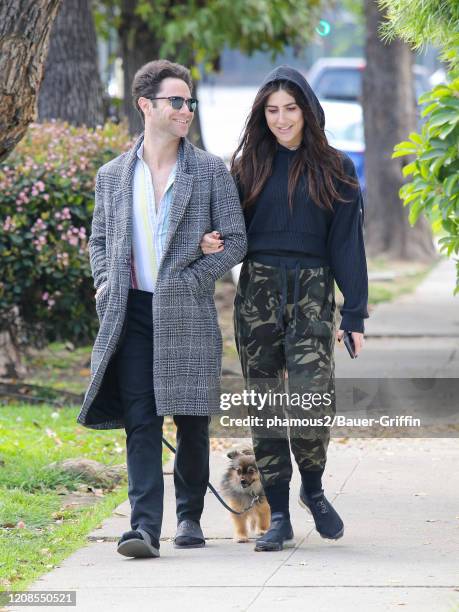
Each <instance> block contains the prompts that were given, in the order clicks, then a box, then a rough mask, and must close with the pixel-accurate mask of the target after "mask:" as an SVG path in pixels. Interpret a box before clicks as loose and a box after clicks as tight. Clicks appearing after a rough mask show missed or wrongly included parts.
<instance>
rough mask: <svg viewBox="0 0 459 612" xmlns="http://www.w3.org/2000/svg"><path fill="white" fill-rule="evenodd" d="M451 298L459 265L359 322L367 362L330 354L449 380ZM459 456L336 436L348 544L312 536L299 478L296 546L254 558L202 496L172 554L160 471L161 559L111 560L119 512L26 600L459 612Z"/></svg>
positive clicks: (80, 606) (423, 445)
mask: <svg viewBox="0 0 459 612" xmlns="http://www.w3.org/2000/svg"><path fill="white" fill-rule="evenodd" d="M453 287H454V267H453V266H452V265H451V263H450V262H442V263H441V264H440V265H439V266H438V267H437V268H436V269H435V270H434V271H433V272H432V273H431V275H430V276H429V277H428V278H427V279H426V281H424V283H423V284H422V285H421V286H420V287H419V288H418V290H417V291H416V292H415V294H413V295H412V296H407V297H404V298H402V299H400V300H398V301H396V302H393V303H392V304H387V305H381V306H380V307H378V308H377V309H376V311H375V312H374V314H373V316H372V318H371V319H370V320H369V321H368V323H367V332H368V340H367V343H366V346H365V353H364V355H362V357H361V358H359V359H358V360H356V361H352V360H350V359H349V357H348V356H347V353H345V351H344V349H340V350H337V352H336V353H337V376H344V377H352V376H367V377H385V376H387V377H390V376H393V377H397V376H398V377H400V376H414V377H422V376H439V375H440V376H445V377H457V375H458V373H459V367H458V366H459V361H458V344H459V308H458V304H459V299H456V300H454V299H453V298H451V292H452V289H453ZM409 326H411V327H409ZM408 327H409V329H408ZM426 330H428V331H429V333H428V334H427V333H426ZM408 331H409V333H408ZM404 332H406V333H404ZM436 332H438V333H436ZM426 335H427V336H430V337H428V338H426ZM458 459H459V449H458V443H457V440H456V439H454V438H434V439H407V438H405V439H393V438H392V439H336V438H332V440H331V443H330V448H329V455H328V463H327V470H326V473H325V475H324V488H325V490H326V493H327V496H328V497H329V499H330V500H333V502H334V504H335V505H336V508H337V509H338V511H339V512H340V514H341V515H342V517H343V520H344V523H345V533H344V537H343V538H342V539H341V540H339V541H337V542H330V541H327V540H322V539H321V538H320V536H319V535H318V534H317V533H316V531H315V529H314V525H313V522H312V520H311V518H310V517H309V515H308V514H307V513H306V512H305V511H304V510H302V509H301V508H300V507H299V506H298V503H297V494H298V489H299V478H298V474H297V471H296V470H295V476H294V479H293V481H292V486H291V514H292V523H293V527H294V531H295V536H296V539H295V547H294V548H289V549H286V550H284V551H282V552H280V553H255V552H254V551H253V540H252V541H251V542H250V543H248V544H236V543H234V542H233V541H232V526H231V521H230V517H229V514H228V512H227V511H225V510H224V509H223V508H222V507H221V506H220V504H219V503H218V501H217V500H216V498H215V497H214V496H213V495H212V493H210V492H208V493H207V496H206V505H205V511H204V515H203V519H202V525H203V529H204V532H205V535H206V538H207V546H206V548H204V549H195V550H189V551H177V550H175V549H174V548H173V547H172V544H171V541H170V538H171V537H172V536H173V535H174V532H175V508H174V491H173V478H172V475H171V470H172V466H171V465H168V466H166V467H165V473H166V476H165V486H166V492H165V517H164V524H163V537H162V542H161V558H160V559H147V560H132V559H125V558H123V557H121V556H119V555H118V554H117V553H116V541H117V540H118V538H119V536H120V535H121V533H122V532H123V531H126V530H127V529H129V504H128V502H125V503H124V504H122V505H121V506H120V507H119V508H118V509H117V511H116V512H115V513H114V515H113V516H112V517H111V518H110V519H108V520H107V521H105V523H104V524H103V526H102V528H101V529H97V530H95V531H94V532H93V533H92V534H91V536H90V541H89V542H88V545H87V546H85V547H84V548H82V549H80V550H79V551H77V552H76V553H75V554H73V555H72V556H71V557H69V558H68V559H67V560H65V561H64V562H63V563H62V565H61V566H60V567H59V568H56V569H55V570H53V571H52V572H50V573H49V574H47V575H45V576H43V578H41V579H40V580H38V581H37V582H36V583H35V584H34V585H33V586H32V589H34V590H76V591H77V607H76V609H77V610H81V611H84V612H93V611H94V612H96V611H97V612H100V610H101V609H102V608H107V609H110V610H112V611H114V612H115V611H116V612H117V611H123V612H130V611H134V610H135V612H143V611H144V610H145V611H147V610H157V609H164V610H179V609H180V610H182V609H184V608H186V609H189V610H195V609H196V610H198V609H199V610H212V611H213V610H218V611H220V610H222V611H226V610H250V611H260V612H261V611H266V610H276V612H281V611H284V610H285V611H287V610H288V611H292V610H295V611H296V610H298V611H299V610H308V609H311V610H317V611H320V612H322V611H323V612H335V611H337V610H338V611H340V612H342V611H344V612H346V611H352V612H360V611H362V612H368V611H370V610H371V611H372V612H373V611H375V612H378V611H380V610H381V611H382V610H399V609H404V610H412V611H413V612H424V611H425V612H433V611H434V612H437V611H438V612H453V611H455V612H458V611H459V571H458V570H459V555H458V551H459V500H458V491H459V472H458V469H457V462H458ZM225 465H226V458H225V455H224V453H223V452H219V453H212V457H211V480H212V482H213V484H215V485H217V486H218V484H219V481H220V478H221V474H222V473H223V471H224V469H225ZM9 609H10V610H14V609H17V610H18V611H19V610H20V608H14V607H10V608H9ZM44 609H48V608H46V607H45V608H44V607H37V608H36V610H37V611H39V610H40V611H41V610H44ZM50 609H51V608H50ZM28 610H31V611H33V610H35V607H29V608H28Z"/></svg>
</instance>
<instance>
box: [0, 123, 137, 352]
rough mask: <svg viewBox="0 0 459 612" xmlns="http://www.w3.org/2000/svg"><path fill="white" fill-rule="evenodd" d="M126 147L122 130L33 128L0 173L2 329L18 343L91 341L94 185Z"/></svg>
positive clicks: (52, 125)
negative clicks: (102, 170)
mask: <svg viewBox="0 0 459 612" xmlns="http://www.w3.org/2000/svg"><path fill="white" fill-rule="evenodd" d="M129 146H130V142H129V138H128V136H127V131H126V129H125V127H123V126H115V125H113V124H110V123H109V124H107V125H106V126H105V127H104V128H97V129H95V130H91V129H87V128H84V127H81V128H75V127H70V126H69V125H67V124H65V123H55V122H53V123H48V124H41V125H32V126H31V127H30V129H29V131H28V133H27V135H26V137H25V138H24V139H23V140H22V142H21V143H20V144H19V145H18V146H17V147H16V149H15V150H14V152H13V153H12V154H11V156H10V157H9V159H8V164H4V165H3V166H0V206H1V210H2V222H1V224H0V262H1V269H2V274H1V277H0V325H1V327H2V328H3V329H5V328H7V329H10V331H11V333H12V336H13V338H15V339H16V341H17V343H18V344H22V343H24V344H26V343H30V342H32V343H35V344H37V345H41V344H42V343H43V342H45V341H52V340H56V339H63V340H72V341H73V342H75V343H77V344H81V343H84V342H88V341H90V340H91V339H92V338H93V337H94V333H95V331H96V330H97V317H96V316H95V308H94V298H93V295H94V290H93V282H92V278H91V271H90V267H89V257H88V252H87V238H88V236H89V233H90V226H91V217H92V212H93V209H94V194H93V190H94V179H95V175H96V172H97V169H98V168H99V167H100V166H101V165H102V164H104V163H105V162H107V161H109V160H110V159H112V158H113V157H115V156H116V155H118V154H119V153H121V152H122V151H124V150H126V148H127V147H129ZM18 321H19V322H20V323H21V327H20V328H18V327H17V322H18Z"/></svg>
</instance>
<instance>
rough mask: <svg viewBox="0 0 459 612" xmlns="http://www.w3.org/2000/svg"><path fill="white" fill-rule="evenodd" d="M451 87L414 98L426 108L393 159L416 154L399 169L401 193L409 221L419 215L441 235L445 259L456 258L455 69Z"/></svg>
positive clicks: (458, 105)
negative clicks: (405, 178) (406, 180)
mask: <svg viewBox="0 0 459 612" xmlns="http://www.w3.org/2000/svg"><path fill="white" fill-rule="evenodd" d="M449 77H450V82H449V83H447V84H444V85H438V86H437V87H434V88H433V89H432V91H429V92H427V93H425V94H424V95H423V96H421V98H420V99H419V102H420V103H422V104H424V103H425V104H427V105H428V106H427V107H426V108H425V110H424V111H423V115H424V116H425V117H427V119H426V122H425V124H424V125H423V128H422V132H421V134H417V133H416V132H414V133H412V134H410V140H409V141H406V142H401V143H400V144H398V145H396V147H395V149H394V150H395V153H394V154H393V156H392V157H405V156H407V155H411V154H415V155H416V159H415V160H414V161H413V162H411V163H410V164H408V165H406V166H405V167H404V168H403V174H404V176H408V175H412V181H411V182H410V183H406V184H405V185H403V187H402V188H401V190H400V197H401V198H402V199H403V201H404V204H405V205H409V206H410V222H411V223H415V222H416V220H417V218H418V217H419V215H420V214H421V213H423V214H424V215H425V216H426V217H427V218H428V219H429V220H430V222H431V223H432V226H433V229H434V230H437V231H438V230H443V233H444V234H445V236H444V237H443V238H441V239H440V245H441V249H442V251H444V252H445V253H446V254H447V255H448V257H451V256H457V255H458V254H459V215H458V213H459V70H457V69H456V70H455V71H451V72H450V73H449ZM456 268H457V279H456V290H455V293H457V292H458V291H459V261H458V260H456Z"/></svg>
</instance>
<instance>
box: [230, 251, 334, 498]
mask: <svg viewBox="0 0 459 612" xmlns="http://www.w3.org/2000/svg"><path fill="white" fill-rule="evenodd" d="M335 307H336V306H335V298H334V278H333V274H332V272H331V270H330V268H329V267H328V266H323V267H319V268H300V267H299V265H297V266H296V268H294V269H289V268H286V267H285V266H282V267H274V266H267V265H264V264H261V263H258V262H254V261H251V260H248V261H245V262H244V263H243V266H242V269H241V275H240V278H239V284H238V288H237V293H236V298H235V302H234V327H235V338H236V346H237V350H238V353H239V359H240V362H241V366H242V373H243V376H244V380H245V384H246V387H247V389H248V390H255V391H256V392H258V393H264V394H267V397H268V401H267V402H266V404H265V405H264V406H263V408H262V410H260V409H259V406H253V405H251V406H250V407H249V413H250V414H251V415H257V416H260V415H261V416H263V417H264V425H262V426H260V427H252V432H251V433H252V439H253V446H254V451H255V457H256V460H257V465H258V468H259V471H260V475H261V479H262V482H263V484H264V486H271V485H273V484H277V483H278V482H280V481H285V480H288V481H289V480H290V479H291V476H292V464H291V460H290V447H289V442H290V445H291V449H292V452H293V455H294V457H295V460H296V462H297V464H298V467H299V468H300V469H301V470H306V471H314V470H322V469H323V468H324V467H325V463H326V456H327V448H328V443H329V439H330V427H329V426H328V425H329V421H327V418H328V419H331V418H332V417H333V415H334V414H335V410H336V409H335V394H334V393H335V390H334V354H333V353H334V344H335V324H334V313H335ZM285 393H288V397H289V398H290V399H289V401H286V399H285V398H286V397H287V396H286V395H284V394H285ZM275 394H282V395H281V396H280V395H275ZM313 394H316V395H315V401H314V402H313V404H314V405H311V401H310V400H311V397H312V395H313ZM317 394H318V395H317ZM327 394H329V395H328V397H331V403H330V404H329V405H328V406H326V405H324V404H326V403H327V401H323V402H322V403H320V399H319V398H320V397H321V396H322V397H324V396H327ZM300 398H301V399H300ZM294 404H295V405H294ZM317 404H318V405H317ZM275 416H277V417H278V419H277V421H278V422H279V419H282V423H281V424H280V425H278V426H276V427H274V428H269V429H267V427H266V423H267V418H272V417H275ZM324 417H326V418H325V422H326V423H327V424H326V425H323V424H322V423H324V421H323V420H322V421H321V420H320V419H323V418H324ZM284 419H287V420H288V421H287V423H286V424H285V425H284V424H283V423H285V420H284ZM305 423H307V424H306V425H305ZM318 423H319V424H318Z"/></svg>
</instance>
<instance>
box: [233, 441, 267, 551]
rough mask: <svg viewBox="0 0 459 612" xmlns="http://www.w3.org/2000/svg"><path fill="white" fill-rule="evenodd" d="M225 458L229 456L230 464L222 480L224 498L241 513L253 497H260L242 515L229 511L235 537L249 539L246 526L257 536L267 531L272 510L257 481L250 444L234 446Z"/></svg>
mask: <svg viewBox="0 0 459 612" xmlns="http://www.w3.org/2000/svg"><path fill="white" fill-rule="evenodd" d="M227 457H228V458H229V459H230V464H229V466H228V469H227V470H226V472H225V474H224V475H223V478H222V482H221V489H222V493H223V497H224V498H225V501H226V502H227V504H228V505H229V506H231V508H233V509H234V510H236V511H237V512H242V511H243V510H245V509H246V508H248V507H249V506H250V504H251V502H252V500H253V498H254V496H259V500H258V501H257V502H255V503H254V504H253V506H252V507H251V508H250V510H248V511H247V512H245V513H244V514H242V515H236V514H232V513H231V519H232V521H233V527H234V540H235V541H236V542H248V541H249V537H248V530H249V529H250V530H251V531H254V532H255V534H256V535H258V536H259V535H263V534H264V533H266V531H267V530H268V528H269V524H270V520H271V511H270V508H269V504H268V502H267V500H266V496H265V494H264V490H263V485H262V484H261V481H260V474H259V472H258V468H257V464H256V462H255V456H254V454H253V449H251V448H250V447H244V448H241V449H233V450H231V451H230V452H229V453H228V454H227Z"/></svg>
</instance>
